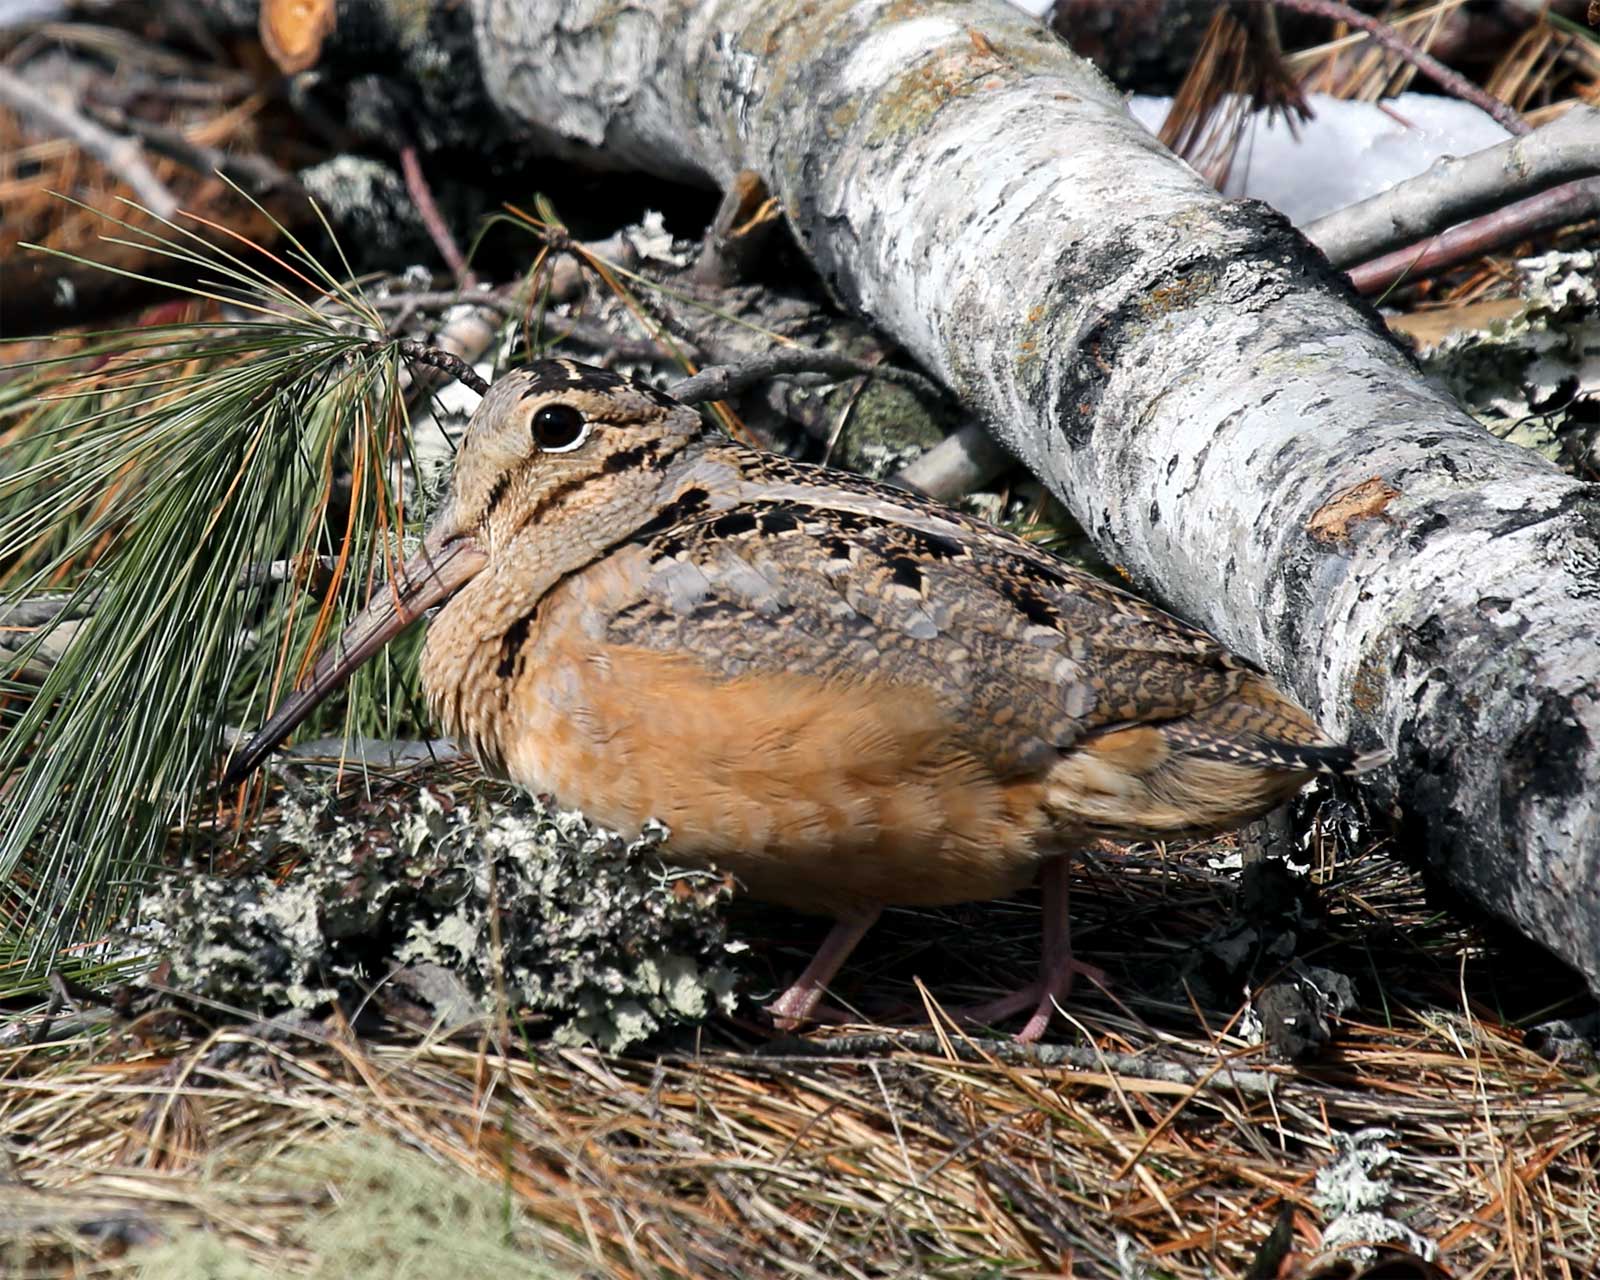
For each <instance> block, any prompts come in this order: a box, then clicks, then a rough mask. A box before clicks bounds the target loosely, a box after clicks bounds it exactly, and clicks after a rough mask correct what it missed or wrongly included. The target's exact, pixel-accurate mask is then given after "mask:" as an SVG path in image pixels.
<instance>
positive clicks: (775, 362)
mask: <svg viewBox="0 0 1600 1280" xmlns="http://www.w3.org/2000/svg"><path fill="white" fill-rule="evenodd" d="M797 373H820V374H823V375H825V376H827V377H831V378H861V377H866V378H882V379H883V380H884V381H885V382H894V383H898V384H899V385H900V386H903V387H908V388H910V389H911V390H912V391H914V392H915V393H916V394H917V395H919V396H922V397H923V398H924V399H928V400H933V401H942V400H944V399H946V396H945V393H944V391H943V390H941V389H940V388H939V387H938V386H937V384H935V383H933V382H930V381H929V380H928V379H927V378H925V377H923V376H922V375H921V374H920V373H913V372H911V370H909V369H900V368H896V367H895V366H894V365H889V364H873V363H871V362H870V361H867V360H857V359H855V357H853V356H847V355H842V354H840V353H839V352H837V351H818V350H817V349H815V348H814V347H775V348H774V349H773V350H771V351H764V352H762V353H761V354H760V355H758V356H751V357H750V358H749V359H747V360H741V361H740V362H739V363H738V364H722V365H713V366H712V367H711V368H709V369H702V370H700V372H699V373H697V374H695V375H694V377H692V378H685V379H684V380H683V381H682V382H680V383H679V384H678V385H677V386H676V387H673V388H672V396H673V398H674V399H676V400H681V401H683V403H684V404H698V403H699V402H700V401H702V400H726V399H727V398H728V397H729V396H735V395H738V394H739V393H740V392H741V391H747V390H749V389H750V388H751V387H753V386H755V385H756V384H757V383H758V382H765V381H766V380H767V379H768V378H778V377H787V376H792V375H794V374H797Z"/></svg>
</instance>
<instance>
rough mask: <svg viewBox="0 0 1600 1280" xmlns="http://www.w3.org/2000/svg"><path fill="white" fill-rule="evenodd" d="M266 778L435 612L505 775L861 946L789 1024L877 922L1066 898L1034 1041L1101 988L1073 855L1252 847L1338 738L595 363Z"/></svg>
mask: <svg viewBox="0 0 1600 1280" xmlns="http://www.w3.org/2000/svg"><path fill="white" fill-rule="evenodd" d="M405 575H406V582H405V583H404V584H403V585H402V587H401V589H400V590H399V591H398V592H397V593H383V594H382V595H381V596H380V597H379V599H378V600H377V601H376V602H375V604H374V606H373V608H372V609H370V610H369V616H368V617H366V618H363V619H360V620H358V621H357V623H356V624H354V625H353V627H352V628H351V630H350V631H348V632H347V636H351V635H353V636H354V637H355V639H354V640H353V641H352V642H351V643H352V645H353V648H352V649H351V652H350V653H349V654H348V655H347V656H346V657H345V658H344V659H342V660H341V659H329V660H327V661H325V662H324V663H323V664H320V666H319V671H318V673H317V674H316V676H315V677H314V680H313V684H312V686H311V687H310V688H309V689H308V690H307V691H306V692H305V693H304V694H301V695H296V698H295V699H292V700H291V703H290V704H286V706H285V708H284V709H283V710H282V711H280V713H279V715H278V716H277V717H275V718H274V721H273V723H272V724H271V725H269V726H268V727H267V729H265V730H263V732H262V734H261V735H260V736H259V738H258V741H257V743H256V744H252V748H251V749H250V750H249V751H248V752H247V753H246V755H245V757H243V758H242V760H241V762H240V764H236V766H235V771H236V772H237V771H238V770H239V768H240V765H242V766H243V767H246V768H247V767H249V766H250V765H251V764H253V763H254V761H255V760H257V759H259V758H260V756H261V755H262V754H264V753H265V750H267V749H270V746H271V745H272V742H275V741H277V740H279V739H281V737H282V736H283V734H284V733H286V732H287V730H288V728H289V727H292V724H293V722H294V721H295V720H296V719H297V718H298V717H300V716H303V715H304V713H305V711H306V710H309V707H310V705H311V703H312V702H313V701H314V700H315V698H316V697H320V696H321V694H322V693H323V692H325V691H326V689H327V688H329V687H332V685H333V683H336V682H337V680H338V679H339V678H342V675H343V673H344V672H345V671H347V670H348V669H349V668H350V667H351V666H353V665H354V664H355V663H356V662H359V661H360V660H362V659H363V658H364V657H365V656H366V655H367V654H369V653H371V652H373V651H375V650H376V648H377V647H378V645H380V644H381V643H383V642H384V640H386V639H387V637H388V636H389V635H391V634H393V633H394V632H395V631H397V630H398V629H399V627H400V626H403V625H404V624H405V623H406V622H407V621H409V620H410V619H411V618H413V617H415V616H416V615H417V613H419V612H420V611H421V610H422V609H424V608H426V607H428V605H430V604H432V603H434V602H436V601H438V600H441V599H446V598H448V600H449V602H448V603H447V604H446V605H445V607H444V608H443V610H441V612H440V613H439V615H438V616H437V618H436V619H435V620H434V622H433V624H432V626H431V627H430V630H429V635H428V641H427V645H426V648H425V650H424V654H423V667H422V674H423V683H424V687H425V689H426V691H427V695H428V700H429V705H430V707H431V708H432V710H433V713H434V714H435V715H436V716H437V717H438V719H439V720H440V722H441V723H442V725H443V727H444V728H445V729H446V730H447V731H448V732H450V733H453V734H455V735H457V736H459V737H460V738H461V739H462V741H463V742H464V743H465V744H467V746H468V747H469V748H470V749H471V750H472V751H473V752H474V753H475V754H476V755H477V757H478V758H479V759H480V760H481V761H482V762H483V763H484V765H485V766H486V767H487V768H489V769H491V770H492V771H494V772H497V773H502V774H504V775H505V776H508V777H510V778H511V779H512V780H514V781H516V782H518V783H520V784H521V785H523V786H525V787H528V788H529V789H531V790H536V791H548V792H551V793H553V794H554V795H555V796H556V797H557V798H558V799H559V800H560V801H562V802H563V803H566V804H570V805H572V806H575V807H577V808H580V809H582V810H584V811H585V812H586V813H587V814H588V815H589V816H590V817H592V818H593V819H595V820H597V821H599V822H602V823H604V824H606V825H608V826H612V827H615V828H617V829H619V830H622V831H624V832H633V831H636V830H637V829H638V828H639V826H640V824H641V823H642V822H643V821H644V820H645V819H646V818H649V817H656V818H659V819H661V820H662V821H663V822H665V823H666V824H667V825H668V827H669V828H670V829H671V832H672V835H671V840H670V843H669V849H670V850H671V852H672V854H673V855H674V856H675V857H677V858H678V859H680V860H682V861H683V862H686V863H691V864H700V865H715V866H718V867H721V868H723V869H726V870H728V871H731V872H733V873H734V874H735V875H736V876H737V877H738V878H739V879H740V880H741V881H742V882H743V883H744V884H745V885H746V886H747V888H748V889H749V890H750V892H751V893H753V894H755V895H756V896H758V897H761V898H764V899H767V900H770V901H773V902H778V903H783V904H786V905H789V906H792V907H796V908H798V909H800V910H804V911H812V912H818V913H822V914H826V915H830V916H832V917H834V918H835V919H836V920H837V921H839V924H838V926H837V927H836V928H835V930H834V933H833V934H832V935H831V936H830V938H829V940H828V942H827V943H826V944H825V945H824V947H823V950H822V952H821V953H820V954H819V956H818V959H817V961H816V962H814V963H813V965H812V966H811V968H810V969H808V970H807V972H806V974H805V975H803V976H802V978H801V979H800V981H799V982H797V983H796V985H795V986H794V987H793V988H791V990H790V991H789V992H788V993H786V994H785V995H784V996H783V997H782V998H781V999H780V1000H779V1001H778V1003H777V1004H776V1005H775V1006H774V1010H775V1012H776V1013H777V1015H778V1016H779V1018H780V1020H782V1021H785V1022H796V1021H800V1020H803V1019H804V1018H805V1017H806V1016H807V1015H808V1014H809V1013H810V1012H811V1011H812V1008H813V1006H814V1005H815V1003H816V1001H817V999H818V998H819V996H820V994H821V991H822V988H823V986H824V984H825V983H826V982H827V981H828V980H829V979H830V978H831V977H832V975H833V973H834V972H835V971H836V970H837V968H838V966H839V964H840V963H841V962H842V961H843V959H844V957H845V955H847V954H848V951H849V948H850V947H851V946H853V945H854V943H855V941H856V940H857V939H859V937H860V936H861V934H862V933H864V932H865V930H866V928H867V927H868V926H869V925H870V924H871V922H872V920H873V919H874V918H875V917H876V915H877V913H878V911H879V910H880V909H881V908H882V907H883V906H884V905H885V904H890V903H897V904H918V905H933V904H939V903H950V902H961V901H968V900H973V899H981V898H989V897H995V896H999V895H1002V894H1005V893H1009V892H1011V891H1012V890H1014V889H1016V888H1018V887H1020V886H1022V885H1025V884H1027V883H1029V882H1030V881H1032V880H1033V879H1034V878H1035V877H1036V876H1038V875H1039V873H1040V871H1041V869H1042V870H1043V871H1044V872H1045V879H1046V956H1045V963H1044V965H1043V967H1042V972H1041V978H1040V981H1039V982H1038V983H1036V984H1034V985H1033V986H1032V987H1030V988H1029V989H1028V990H1027V991H1026V992H1023V993H1020V994H1019V995H1018V996H1017V997H1016V998H1014V999H1012V1000H1008V1001H1002V1002H1000V1004H999V1005H997V1006H995V1007H992V1008H991V1009H990V1010H988V1011H987V1012H988V1013H989V1014H990V1015H991V1016H996V1015H999V1014H1009V1013H1011V1012H1013V1011H1018V1010H1020V1009H1022V1008H1026V1007H1029V1006H1033V1008H1034V1016H1033V1017H1032V1019H1031V1020H1030V1021H1029V1023H1028V1025H1027V1027H1026V1028H1025V1029H1024V1032H1023V1035H1024V1036H1025V1037H1027V1038H1032V1037H1036V1036H1037V1035H1039V1034H1040V1033H1041V1032H1042V1031H1043V1030H1044V1027H1045V1025H1046V1023H1047V1021H1048V1018H1049V1014H1050V1009H1051V1007H1052V1004H1053V1002H1054V1001H1055V1000H1056V999H1059V998H1060V997H1061V996H1062V995H1064V994H1065V991H1066V989H1067V987H1068V985H1070V980H1071V977H1072V974H1073V972H1074V970H1077V969H1080V968H1081V966H1079V965H1078V964H1077V962H1075V961H1074V960H1073V959H1072V955H1071V949H1070V946H1068V943H1067V930H1066V919H1065V878H1064V871H1063V864H1062V856H1063V855H1064V854H1065V853H1067V852H1068V851H1070V850H1072V849H1074V848H1077V847H1081V846H1083V845H1085V844H1087V843H1089V842H1090V841H1092V840H1094V839H1095V838H1098V837H1102V836H1113V837H1121V838H1141V837H1142V838H1150V837H1167V836H1173V835H1178V834H1182V833H1196V832H1208V831H1216V830H1220V829H1224V828H1227V827H1230V826H1234V825H1237V824H1239V823H1242V822H1244V821H1247V820H1248V819H1250V818H1252V817H1255V816H1256V815H1258V814H1260V813H1263V812H1265V811H1266V810H1268V809H1270V808H1272V807H1273V806H1275V805H1276V804H1278V803H1280V802H1281V801H1283V800H1284V799H1286V798H1287V797H1288V796H1290V795H1291V794H1293V793H1294V791H1296V790H1297V789H1298V788H1299V787H1300V786H1301V785H1302V784H1303V783H1304V782H1305V781H1306V780H1307V779H1309V778H1310V777H1311V776H1312V774H1314V773H1316V772H1318V771H1327V772H1336V773H1348V772H1353V771H1356V770H1358V769H1359V768H1361V767H1364V766H1366V765H1368V764H1370V763H1372V762H1373V758H1367V759H1358V758H1357V757H1356V756H1355V754H1354V753H1353V752H1352V751H1351V750H1350V749H1349V748H1348V747H1345V746H1342V745H1340V744H1338V743H1336V742H1333V741H1331V740H1329V739H1328V738H1326V737H1325V736H1324V735H1323V734H1322V733H1321V732H1320V731H1319V729H1318V728H1317V726H1316V724H1315V723H1314V722H1313V721H1312V719H1311V718H1310V717H1309V716H1308V715H1307V714H1306V712H1305V711H1304V710H1302V709H1301V708H1300V707H1299V706H1297V705H1296V704H1295V703H1294V702H1293V701H1292V700H1290V699H1289V698H1288V697H1286V696H1285V695H1284V694H1283V693H1282V692H1280V691H1279V690H1278V689H1277V688H1276V687H1275V686H1274V685H1273V684H1272V682H1271V681H1270V680H1269V679H1268V678H1267V677H1266V676H1265V675H1263V674H1262V673H1260V672H1259V671H1256V670H1255V669H1253V668H1252V667H1250V666H1249V664H1247V663H1245V662H1243V661H1241V660H1240V659H1238V658H1236V657H1234V656H1232V655H1230V654H1229V653H1228V652H1227V651H1225V650H1224V649H1223V648H1222V647H1221V646H1219V645H1218V644H1217V643H1216V642H1215V641H1214V640H1212V639H1211V638H1210V637H1209V636H1207V635H1205V634H1204V633H1203V632H1200V631H1197V630H1196V629H1194V628H1193V627H1190V626H1188V625H1187V624H1185V623H1183V622H1180V621H1178V620H1177V619H1175V618H1173V617H1171V616H1169V615H1168V614H1165V613H1162V612H1161V611H1160V610H1158V609H1155V608H1153V607H1152V606H1150V605H1149V604H1146V603H1145V602H1143V601H1141V600H1139V599H1137V598H1135V597H1133V596H1131V595H1129V594H1127V593H1126V592H1123V591H1119V590H1117V589H1116V588H1114V587H1112V586H1109V585H1107V584H1106V583H1104V582H1102V581H1100V580H1099V579H1097V578H1095V577H1093V576H1092V575H1089V574H1086V573H1083V572H1081V571H1079V570H1077V569H1074V568H1072V567H1070V566H1067V565H1065V564H1062V563H1061V562H1059V561H1057V560H1055V559H1054V558H1052V557H1051V556H1050V555H1048V554H1047V553H1045V552H1043V551H1040V550H1038V549H1037V548H1035V547H1032V546H1030V545H1029V544H1027V543H1025V542H1023V541H1021V540H1019V539H1017V538H1015V537H1012V536H1011V535H1010V534H1007V533H1005V532H1003V531H1001V530H999V529H996V528H993V527H992V526H990V525H987V524H984V523H982V522H980V521H976V520H973V519H970V518H968V517H966V516H963V515H961V514H959V513H957V512H954V511H952V510H949V509H948V508H945V507H943V506H940V505H938V504H936V503H933V502H929V501H925V500H923V499H920V498H917V497H914V496H912V495H909V494H907V493H904V492H902V491H900V490H897V489H893V488H889V487H886V486H883V485H878V484H873V483H871V482H870V481H867V480H863V479H861V478H860V477H858V476H854V475H850V474H846V473H843V472H838V471H831V470H827V469H825V468H821V467H812V466H805V465H802V464H799V463H795V462H791V461H788V460H786V459H783V458H781V457H777V456H775V455H772V454H766V453H762V452H759V451H757V450H753V449H749V448H747V447H745V446H743V445H740V444H737V443H734V442H733V441H731V440H728V439H727V438H726V437H724V436H722V435H721V434H720V433H718V432H716V431H714V430H711V429H709V428H707V427H706V426H704V425H703V424H702V422H701V420H700V418H699V415H698V414H696V413H695V412H693V411H692V410H689V409H686V408H684V407H682V406H681V405H678V404H677V403H676V402H674V401H672V400H671V399H670V398H669V397H667V396H665V395H663V394H662V393H661V392H659V391H656V390H655V389H654V388H651V387H649V386H647V385H645V384H642V383H637V382H633V381H630V380H626V379H623V378H619V377H618V376H616V375H615V374H611V373H607V372H604V371H602V370H599V369H593V368H589V367H587V366H584V365H579V364H576V363H573V362H571V361H547V362H543V363H540V364H537V365H533V366H531V367H530V368H528V369H527V370H525V371H521V372H518V373H513V374H510V375H508V376H506V377H504V378H502V379H501V380H500V381H499V382H497V383H496V384H495V385H494V387H493V388H492V389H491V390H490V392H489V394H488V396H487V397H486V398H485V399H484V402H483V404H482V405H481V406H480V408H479V410H478V412H477V414H476V415H475V417H474V418H473V421H472V424H471V426H470V427H469V429H468V432H467V436H466V439H465V440H464V441H463V444H462V448H461V452H460V456H459V459H458V462H457V468H456V473H455V476H454V478H453V481H452V487H451V496H450V500H449V502H448V503H447V505H446V506H445V508H444V509H443V510H442V511H441V513H440V515H439V517H438V519H437V520H436V521H435V523H434V526H433V528H432V530H431V531H430V533H429V537H428V540H427V543H426V544H425V547H424V551H423V552H422V554H421V555H419V557H418V558H417V559H416V560H414V561H413V562H412V564H411V565H409V566H408V567H407V569H406V571H405Z"/></svg>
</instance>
